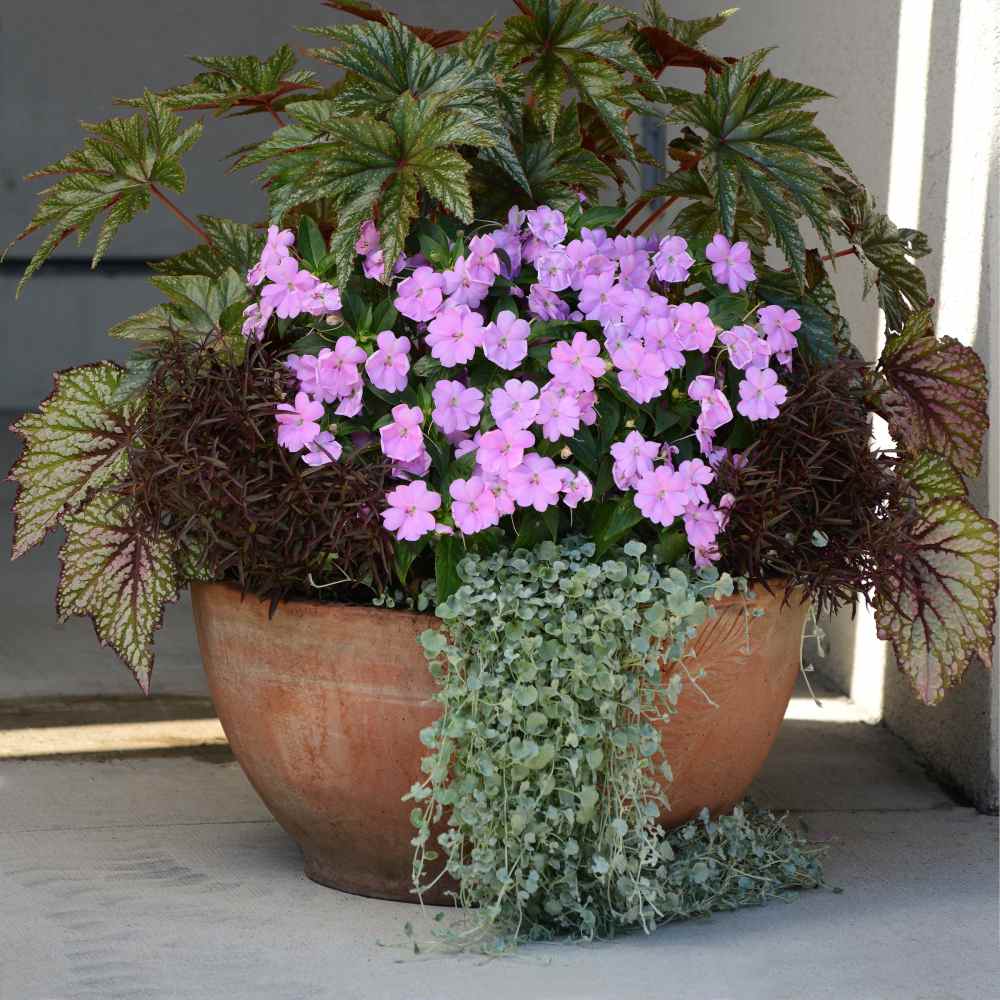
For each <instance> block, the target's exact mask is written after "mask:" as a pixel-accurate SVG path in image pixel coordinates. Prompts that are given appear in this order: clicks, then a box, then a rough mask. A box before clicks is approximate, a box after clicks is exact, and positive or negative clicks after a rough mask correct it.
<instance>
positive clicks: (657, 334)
mask: <svg viewBox="0 0 1000 1000" xmlns="http://www.w3.org/2000/svg"><path fill="white" fill-rule="evenodd" d="M642 342H643V345H644V346H645V348H646V350H647V351H652V352H653V353H654V354H655V355H656V356H657V357H658V358H659V359H660V360H661V361H662V362H663V366H664V367H665V368H668V369H671V370H672V369H675V368H683V367H684V365H685V363H686V361H687V359H686V358H685V357H684V353H683V351H682V350H681V345H680V341H679V339H678V337H677V327H676V325H675V323H674V320H673V317H672V315H671V316H669V317H667V316H651V317H650V318H649V319H648V320H646V328H645V335H644V336H643V338H642Z"/></svg>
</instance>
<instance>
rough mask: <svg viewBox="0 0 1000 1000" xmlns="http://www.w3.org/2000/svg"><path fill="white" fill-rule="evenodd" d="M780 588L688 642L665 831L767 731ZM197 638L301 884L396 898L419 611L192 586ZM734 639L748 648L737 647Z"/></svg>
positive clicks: (774, 689) (761, 748) (794, 608)
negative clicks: (693, 680) (297, 862)
mask: <svg viewBox="0 0 1000 1000" xmlns="http://www.w3.org/2000/svg"><path fill="white" fill-rule="evenodd" d="M783 596H784V591H783V590H782V589H780V588H776V589H775V592H774V594H773V595H772V594H768V593H767V592H765V591H764V590H763V589H758V591H757V598H756V600H755V602H754V603H755V604H756V606H758V607H760V608H761V609H762V610H763V611H764V615H763V616H761V617H758V618H755V617H753V616H752V615H749V614H747V612H746V610H745V607H746V606H745V603H744V601H743V599H742V598H730V599H727V600H725V601H721V602H718V605H717V606H718V610H719V614H718V616H717V617H715V618H712V619H710V620H709V621H707V622H706V623H705V624H704V625H703V626H702V627H701V629H700V630H699V632H698V635H697V636H696V638H695V640H694V650H695V652H696V653H697V656H698V661H697V662H698V663H699V665H701V666H704V668H705V670H706V672H707V673H706V676H705V678H704V679H703V680H701V681H700V682H699V683H700V685H701V686H702V688H703V689H704V690H705V691H706V692H708V694H710V696H711V698H712V700H713V701H714V702H715V705H716V706H717V707H714V706H713V705H711V704H709V703H708V702H707V701H706V700H705V698H704V697H703V696H702V695H701V694H700V693H699V692H698V691H696V690H695V689H694V688H693V687H692V686H691V685H690V684H688V685H685V688H684V693H683V694H682V696H681V703H680V708H681V711H680V712H679V713H678V714H677V715H676V716H674V717H673V719H672V720H671V721H670V722H669V724H667V725H666V726H665V727H664V730H663V737H664V745H665V748H666V752H667V755H668V758H669V760H670V763H671V766H672V768H673V772H674V780H673V782H672V783H670V784H669V785H668V786H667V792H668V796H669V799H670V803H671V811H670V812H669V813H668V814H666V815H665V816H664V820H665V822H666V823H667V824H668V825H676V824H678V823H681V822H683V821H684V820H687V819H689V818H690V817H692V816H694V815H696V814H697V813H698V811H699V810H700V809H702V808H703V807H704V806H708V808H709V809H710V810H712V811H713V812H721V811H725V810H727V809H729V808H731V807H732V806H733V805H734V804H735V803H736V802H738V801H739V800H740V799H741V798H742V797H743V795H744V794H745V792H746V790H747V787H748V786H749V784H750V782H751V781H752V780H753V778H754V777H755V775H756V774H757V772H758V771H759V770H760V768H761V766H762V765H763V763H764V759H765V758H766V757H767V754H768V751H769V750H770V749H771V745H772V743H773V742H774V738H775V736H776V735H777V732H778V727H779V726H780V724H781V719H782V717H783V716H784V713H785V709H786V707H787V705H788V700H789V698H790V697H791V693H792V688H793V686H794V684H795V678H796V674H797V672H798V669H799V646H800V637H801V633H802V626H803V623H804V619H805V615H806V607H805V605H803V604H801V603H799V602H798V601H797V600H796V601H793V602H791V603H790V604H789V605H787V606H785V607H782V606H781V605H782V598H783ZM194 613H195V621H196V623H197V627H198V641H199V644H200V646H201V654H202V659H203V661H204V664H205V670H206V672H207V674H208V682H209V686H210V688H211V691H212V698H213V699H214V701H215V707H216V709H217V711H218V713H219V718H220V719H221V721H222V725H223V728H224V729H225V731H226V735H227V736H228V737H229V742H230V745H231V746H232V750H233V753H234V754H235V756H236V759H237V760H238V761H239V763H240V765H241V767H242V768H243V770H244V771H245V772H246V775H247V777H248V778H249V779H250V782H251V783H252V784H253V786H254V788H255V789H256V790H257V792H258V794H259V795H260V797H261V798H262V799H263V800H264V802H265V803H266V804H267V807H268V809H270V810H271V812H272V813H273V814H274V817H275V819H277V820H278V822H279V823H280V824H281V825H282V826H283V827H284V828H285V829H286V830H287V831H288V832H289V833H290V834H291V835H292V837H294V838H295V840H297V841H298V843H299V844H300V845H301V847H302V850H303V852H304V854H305V871H306V874H307V875H308V876H309V878H311V879H313V880H314V881H316V882H320V883H322V884H323V885H329V886H334V887H336V888H338V889H344V890H346V891H348V892H356V893H361V894H362V895H366V896H377V897H383V898H386V899H404V900H405V899H413V898H414V897H413V896H412V895H411V894H410V869H411V853H410V852H411V848H410V839H411V837H412V836H413V830H412V828H411V826H410V821H409V814H410V810H411V808H412V805H411V804H408V803H404V802H402V801H401V797H402V796H403V794H404V793H405V792H406V791H407V790H408V789H409V788H410V786H411V785H412V784H413V782H414V781H415V780H417V779H418V778H419V777H420V774H421V772H420V760H421V757H422V756H423V753H424V748H423V746H422V744H421V743H420V740H419V733H420V730H421V729H422V728H424V727H425V726H427V725H428V724H429V723H430V722H432V721H433V719H434V717H435V713H436V706H435V704H434V702H433V701H431V696H432V695H433V692H434V686H433V682H432V679H431V676H430V673H429V672H428V669H427V665H426V662H425V660H424V656H423V652H422V650H421V648H420V645H419V643H418V642H417V636H418V635H419V634H420V633H421V632H422V631H423V630H424V629H425V628H427V627H428V624H429V621H428V619H427V617H426V616H423V615H417V614H411V613H409V612H404V611H386V610H381V609H377V608H365V607H349V606H344V605H335V604H320V603H317V602H306V601H302V602H291V603H288V604H283V605H281V606H280V607H279V609H278V610H277V612H276V613H275V615H274V616H273V618H271V619H269V618H268V605H267V603H266V602H263V601H260V600H258V599H256V598H253V597H247V598H246V599H241V597H240V592H239V590H238V589H237V588H236V587H234V586H231V585H228V584H200V585H196V586H195V587H194ZM748 639H749V652H747V649H748Z"/></svg>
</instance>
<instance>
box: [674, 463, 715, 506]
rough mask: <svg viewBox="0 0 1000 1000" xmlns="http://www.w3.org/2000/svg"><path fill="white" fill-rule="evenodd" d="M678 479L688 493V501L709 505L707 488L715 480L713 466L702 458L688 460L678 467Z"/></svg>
mask: <svg viewBox="0 0 1000 1000" xmlns="http://www.w3.org/2000/svg"><path fill="white" fill-rule="evenodd" d="M677 479H678V482H679V483H680V484H681V485H682V487H683V489H685V490H686V491H687V496H688V499H689V500H690V501H692V502H694V503H708V494H707V493H706V492H705V487H706V486H708V484H709V483H711V482H712V480H713V479H715V473H714V472H713V471H712V468H711V466H708V465H706V464H705V463H704V462H703V461H702V460H701V459H700V458H692V459H688V460H687V461H685V462H681V464H680V465H679V466H678V467H677Z"/></svg>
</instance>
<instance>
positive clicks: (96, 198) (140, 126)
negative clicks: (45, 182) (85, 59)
mask: <svg viewBox="0 0 1000 1000" xmlns="http://www.w3.org/2000/svg"><path fill="white" fill-rule="evenodd" d="M141 106H142V110H141V112H140V113H139V114H136V115H133V116H131V117H130V118H112V119H110V120H109V121H106V122H101V123H99V124H84V129H85V130H86V131H87V133H88V137H87V139H85V140H84V143H83V146H82V147H81V148H80V149H78V150H76V151H75V152H72V153H70V154H69V155H68V156H65V157H64V158H63V159H61V160H59V161H58V162H56V163H53V164H51V165H50V166H48V167H44V168H42V169H41V170H37V171H35V173H33V174H31V175H30V176H31V177H32V178H34V177H58V178H59V179H58V180H57V181H56V182H55V184H53V185H52V186H51V187H49V188H46V189H45V190H44V191H43V192H42V193H41V195H40V196H39V204H38V208H37V209H36V211H35V215H34V217H33V218H32V220H31V223H30V224H29V225H28V226H27V228H26V229H24V230H23V231H22V232H21V233H20V234H19V235H18V236H17V237H15V239H14V241H13V242H12V243H11V244H10V246H8V247H7V251H9V250H10V247H11V246H13V245H14V243H16V242H17V241H18V240H22V239H24V238H25V237H26V236H29V235H30V234H31V233H34V232H36V231H39V230H44V229H48V234H47V235H46V236H45V239H44V240H43V241H42V244H41V246H39V248H38V249H37V250H36V251H35V254H34V256H33V257H32V258H31V261H30V263H29V264H28V266H27V268H25V271H24V276H23V277H22V278H21V281H20V283H19V284H18V289H17V290H18V293H20V291H21V289H22V288H23V287H24V284H25V282H26V281H27V280H28V279H29V278H30V277H31V276H32V275H33V274H34V273H35V272H36V271H37V270H38V269H39V268H40V267H41V266H42V264H44V263H45V261H46V260H48V258H49V257H50V256H51V255H52V253H53V252H54V251H55V250H56V248H57V247H58V246H59V245H60V244H61V243H62V242H63V240H65V239H66V238H67V237H68V236H70V235H71V234H73V233H75V234H76V236H77V240H78V242H80V243H82V242H83V240H84V238H85V237H86V236H87V234H88V233H89V232H90V230H91V229H92V228H93V226H94V224H95V223H96V222H97V221H98V220H99V219H102V217H103V221H102V224H101V228H100V231H99V233H98V236H97V244H96V247H95V250H94V256H93V261H92V264H93V266H94V267H96V266H97V264H98V263H99V262H100V260H101V258H102V257H103V256H104V253H105V251H106V250H107V248H108V245H109V244H110V243H111V240H112V239H113V237H114V235H115V233H116V232H117V231H118V230H119V229H120V228H121V227H122V226H123V225H125V224H126V223H127V222H131V221H132V219H134V218H135V216H136V215H138V214H139V213H140V212H142V211H145V210H146V209H147V208H149V205H150V192H151V191H154V190H159V189H160V188H170V189H171V190H173V191H183V190H184V187H185V184H186V177H185V174H184V170H183V168H182V167H181V157H182V156H183V155H184V153H186V152H187V151H188V150H189V149H190V148H191V147H192V146H193V145H194V144H195V142H197V140H198V138H199V136H200V135H201V129H202V127H201V125H200V124H195V125H192V126H190V127H189V128H187V129H184V130H183V131H182V130H181V119H180V117H179V116H178V115H175V114H174V113H173V112H171V111H170V110H169V109H168V107H167V106H166V105H165V104H164V103H163V102H162V101H161V100H160V99H159V98H158V97H156V95H154V94H151V93H148V92H147V93H146V95H145V96H144V97H143V98H142V105H141ZM7 251H5V253H6V252H7Z"/></svg>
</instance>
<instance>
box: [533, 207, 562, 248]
mask: <svg viewBox="0 0 1000 1000" xmlns="http://www.w3.org/2000/svg"><path fill="white" fill-rule="evenodd" d="M526 219H527V222H528V228H529V229H530V230H531V235H532V236H534V237H535V239H537V240H541V242H542V243H544V244H545V245H546V246H550V247H552V246H555V245H556V244H557V243H562V241H563V240H564V239H566V219H565V217H564V216H563V214H562V212H559V211H556V210H555V209H553V208H549V207H548V205H540V206H539V207H538V208H536V209H535V210H534V211H531V212H528V213H527V215H526Z"/></svg>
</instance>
